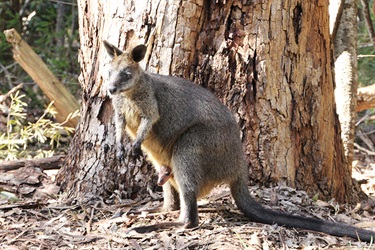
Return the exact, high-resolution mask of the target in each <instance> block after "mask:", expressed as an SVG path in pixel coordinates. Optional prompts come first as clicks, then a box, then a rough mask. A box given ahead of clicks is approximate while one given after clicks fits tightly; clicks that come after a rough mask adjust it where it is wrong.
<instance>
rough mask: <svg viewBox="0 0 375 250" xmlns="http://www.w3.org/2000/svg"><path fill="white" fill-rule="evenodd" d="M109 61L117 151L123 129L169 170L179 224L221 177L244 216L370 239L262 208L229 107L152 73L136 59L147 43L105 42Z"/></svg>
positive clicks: (193, 216) (170, 201)
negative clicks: (126, 45)
mask: <svg viewBox="0 0 375 250" xmlns="http://www.w3.org/2000/svg"><path fill="white" fill-rule="evenodd" d="M104 46H105V48H106V50H107V52H108V54H109V55H110V56H111V57H112V61H111V63H110V72H109V82H108V91H109V95H110V97H111V98H112V104H113V107H114V113H115V124H116V138H117V139H116V140H117V142H116V143H117V151H118V152H117V154H118V156H119V157H122V150H123V138H124V134H125V133H124V130H125V128H126V131H127V133H128V134H129V135H130V137H131V138H132V139H133V140H134V142H133V153H134V154H135V155H139V154H140V151H141V147H142V149H143V150H144V151H145V152H146V153H147V156H148V157H149V159H150V160H151V162H152V163H153V165H154V166H155V167H156V168H157V170H158V171H159V172H160V167H161V166H169V167H170V168H171V170H172V171H173V176H170V178H169V180H168V181H167V182H166V183H165V184H164V185H163V192H164V204H163V208H164V209H165V210H167V211H170V210H176V209H179V208H180V217H179V219H180V221H181V222H182V223H183V225H184V226H185V227H186V228H190V227H196V226H198V208H197V198H199V197H201V196H204V195H206V194H207V193H208V192H210V190H211V189H212V188H213V187H214V186H216V185H218V184H221V183H226V184H228V186H229V187H230V190H231V194H232V196H233V198H234V200H235V202H236V204H237V206H238V208H239V209H240V210H241V211H242V212H243V213H244V214H245V215H246V216H247V217H248V218H250V219H251V220H253V221H255V222H260V223H266V224H275V223H276V224H278V225H280V226H285V227H288V228H301V229H307V230H313V231H318V232H324V233H328V234H331V235H335V236H349V237H352V238H354V239H358V238H359V239H361V240H363V241H371V239H372V238H373V237H375V232H372V231H368V230H364V229H359V228H356V227H353V226H350V225H346V224H341V223H332V222H327V221H324V220H320V219H315V218H306V217H302V216H295V215H289V214H285V213H281V212H277V211H274V210H270V209H266V208H264V207H262V206H261V205H260V204H258V203H257V202H256V201H255V200H254V199H253V198H252V197H251V195H250V193H249V190H248V186H247V182H248V169H247V164H246V161H245V158H244V153H243V148H242V142H241V139H240V132H239V127H238V126H237V123H236V120H235V118H234V116H233V115H232V114H231V112H230V111H229V109H228V108H227V107H226V106H224V104H222V103H221V102H220V101H219V100H218V98H216V97H215V95H214V94H212V93H211V92H210V91H208V90H206V89H204V88H203V87H201V86H199V85H197V84H194V83H192V82H190V81H188V80H185V79H182V78H177V77H172V76H164V75H159V74H151V73H148V72H146V71H144V70H143V69H141V67H140V66H139V64H138V62H140V61H141V60H142V59H143V58H144V56H145V54H146V46H145V45H138V46H136V47H134V48H133V49H131V50H130V51H121V50H120V49H118V48H117V47H115V46H114V45H112V44H110V43H108V42H106V41H104Z"/></svg>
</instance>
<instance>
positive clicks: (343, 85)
mask: <svg viewBox="0 0 375 250" xmlns="http://www.w3.org/2000/svg"><path fill="white" fill-rule="evenodd" d="M337 18H338V20H337V21H336V23H338V28H337V32H336V34H335V36H334V37H333V44H334V60H335V83H336V89H335V97H336V104H337V113H338V115H339V119H340V124H341V138H342V140H343V142H344V148H345V156H346V157H347V161H348V162H349V163H351V162H352V161H353V154H354V135H355V122H356V115H357V113H356V100H357V88H358V70H357V65H358V63H357V1H356V0H345V1H344V6H343V11H342V15H341V16H338V17H337Z"/></svg>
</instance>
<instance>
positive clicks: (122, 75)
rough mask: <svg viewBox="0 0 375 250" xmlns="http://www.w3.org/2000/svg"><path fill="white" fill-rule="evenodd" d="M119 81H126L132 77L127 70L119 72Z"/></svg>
mask: <svg viewBox="0 0 375 250" xmlns="http://www.w3.org/2000/svg"><path fill="white" fill-rule="evenodd" d="M119 76H120V78H121V80H123V81H127V80H129V79H130V78H131V77H132V73H131V72H129V71H128V70H127V69H124V70H121V71H120V74H119Z"/></svg>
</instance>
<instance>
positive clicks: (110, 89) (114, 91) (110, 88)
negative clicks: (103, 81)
mask: <svg viewBox="0 0 375 250" xmlns="http://www.w3.org/2000/svg"><path fill="white" fill-rule="evenodd" d="M116 90H117V88H116V87H114V86H113V87H109V89H108V91H109V93H110V94H114V93H116Z"/></svg>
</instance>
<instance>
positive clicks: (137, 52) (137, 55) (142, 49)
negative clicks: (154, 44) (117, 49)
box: [132, 44, 146, 62]
mask: <svg viewBox="0 0 375 250" xmlns="http://www.w3.org/2000/svg"><path fill="white" fill-rule="evenodd" d="M145 55H146V46H145V45H143V44H141V45H137V46H136V47H134V49H133V50H132V59H133V60H134V62H140V61H141V60H142V59H143V58H144V57H145Z"/></svg>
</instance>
